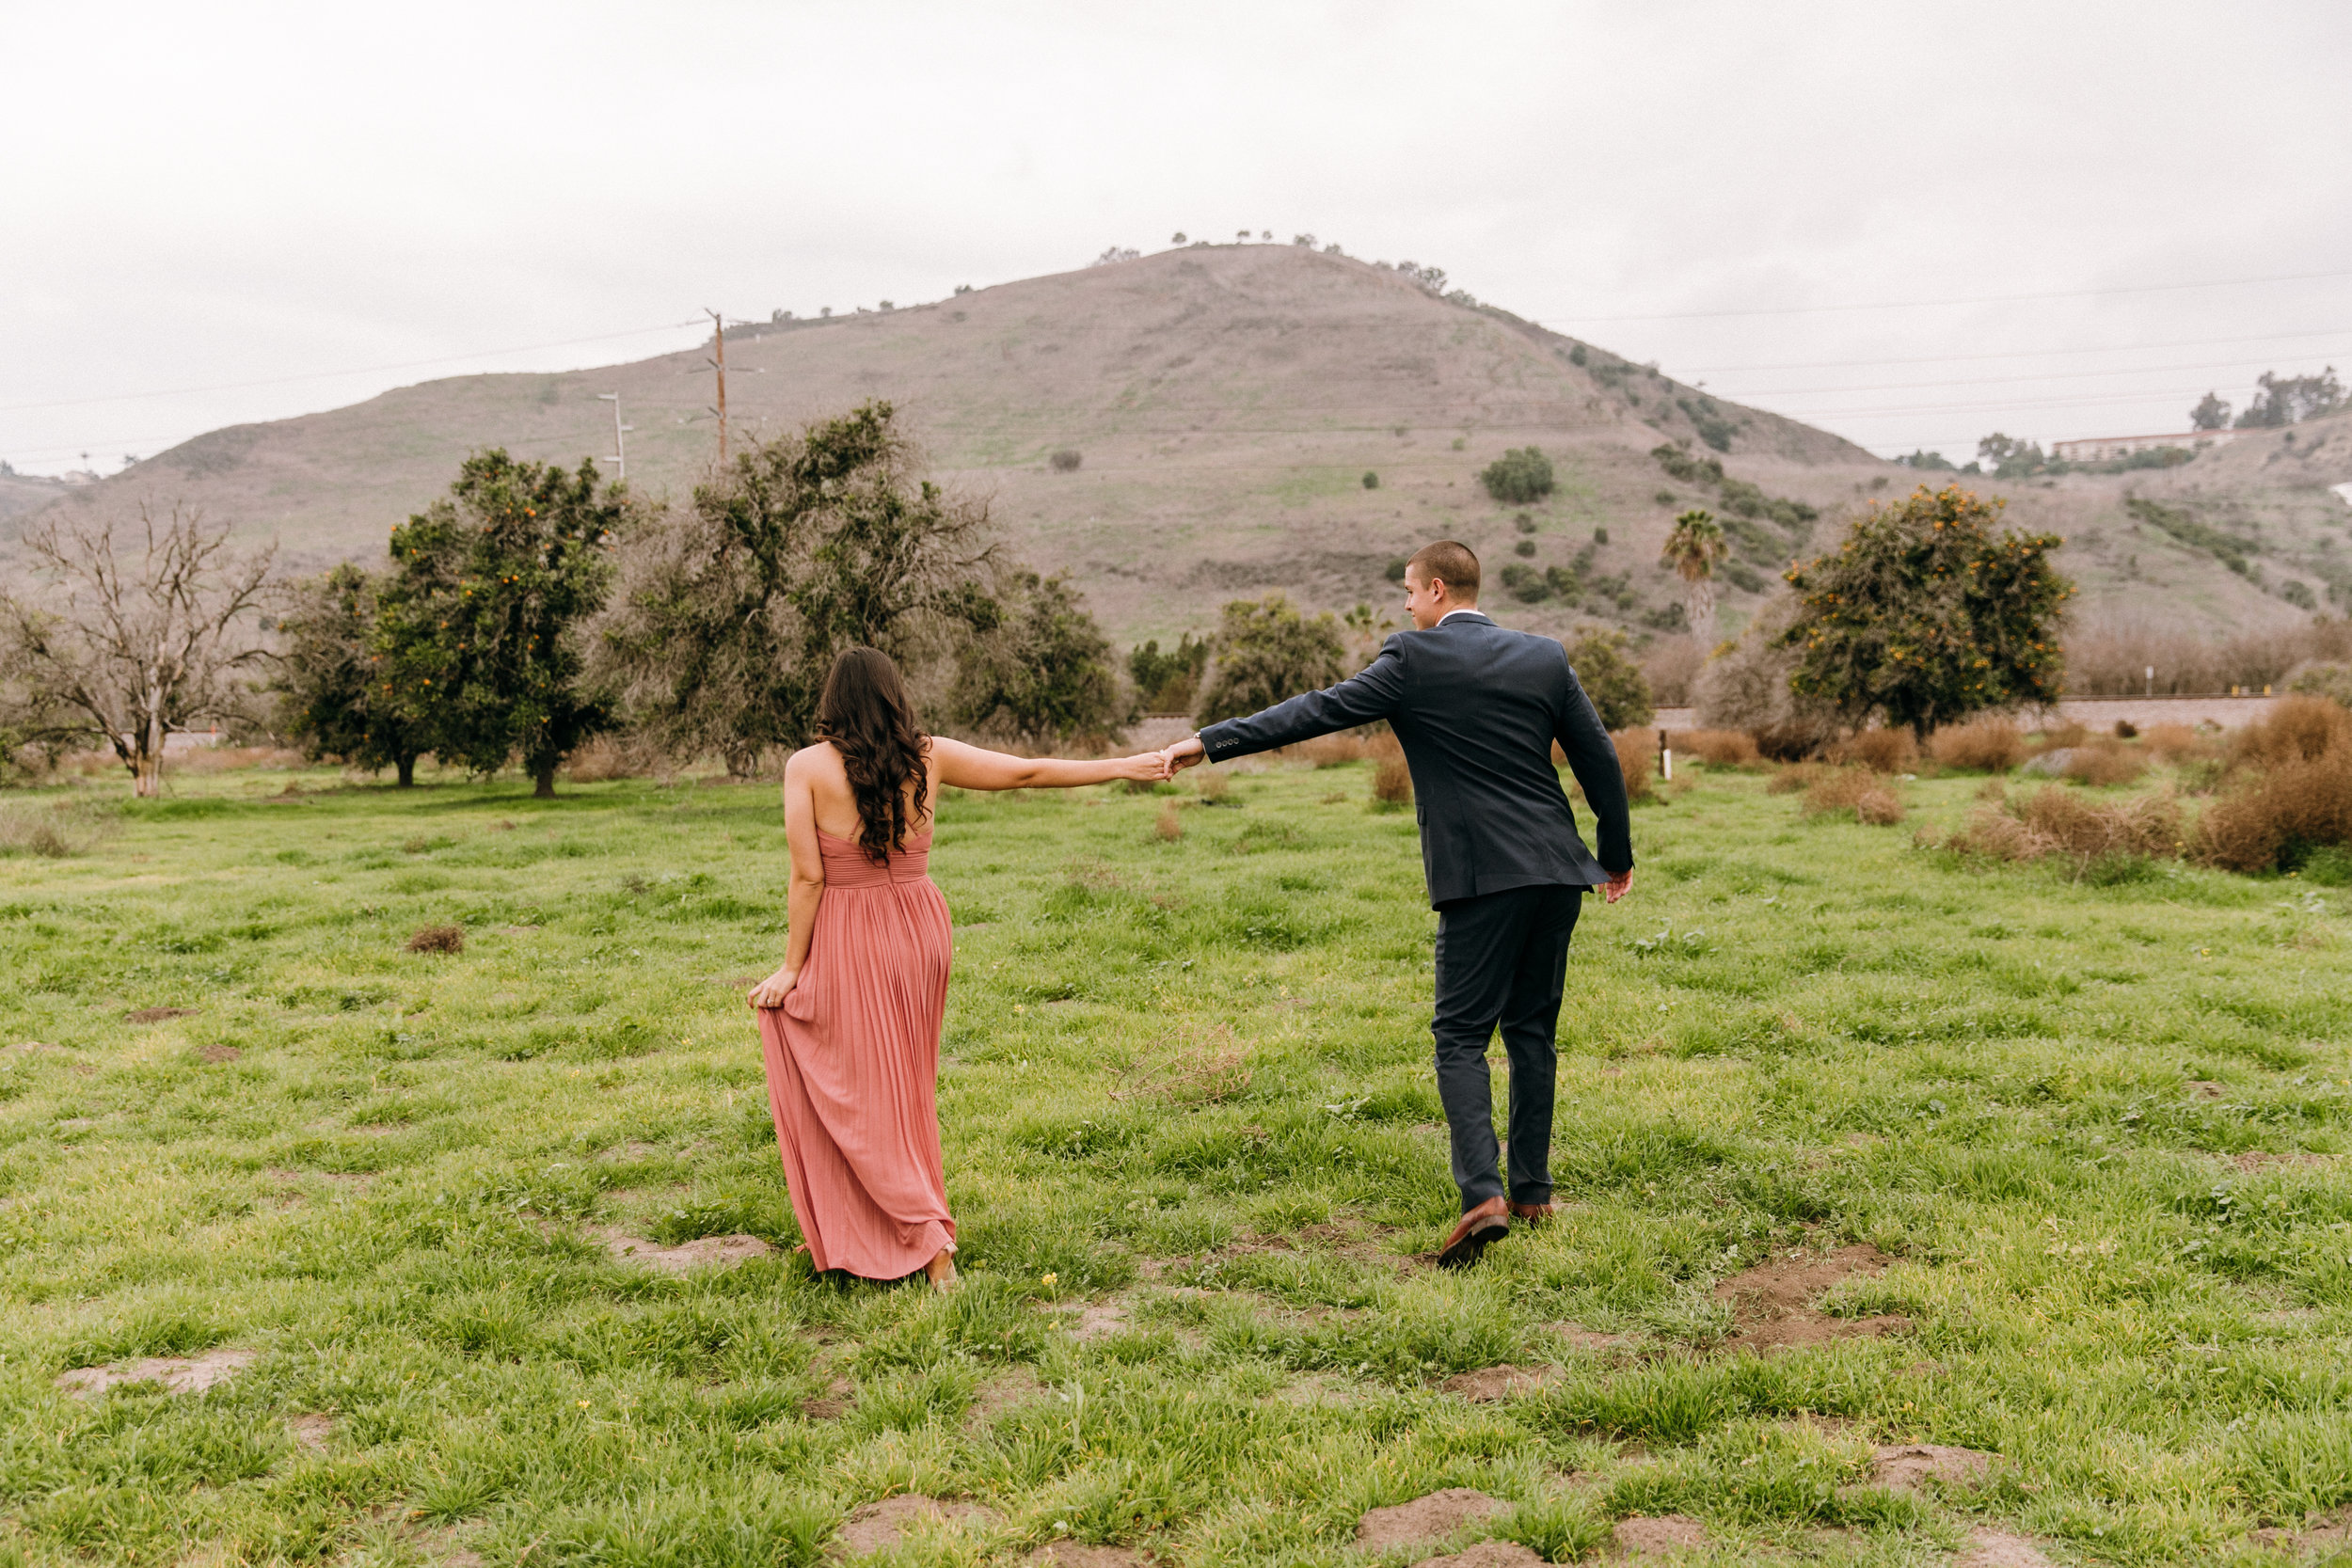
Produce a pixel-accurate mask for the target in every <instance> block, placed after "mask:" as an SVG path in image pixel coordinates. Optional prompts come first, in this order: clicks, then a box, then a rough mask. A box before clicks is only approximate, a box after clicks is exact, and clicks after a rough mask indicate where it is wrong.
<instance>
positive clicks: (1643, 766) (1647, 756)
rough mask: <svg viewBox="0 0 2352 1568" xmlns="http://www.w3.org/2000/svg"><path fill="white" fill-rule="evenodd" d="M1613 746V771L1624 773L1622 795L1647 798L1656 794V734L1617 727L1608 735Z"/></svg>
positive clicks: (1629, 797) (1630, 797)
mask: <svg viewBox="0 0 2352 1568" xmlns="http://www.w3.org/2000/svg"><path fill="white" fill-rule="evenodd" d="M1609 738H1610V739H1611V740H1612V741H1613V742H1614V743H1615V744H1616V748H1617V771H1619V772H1620V773H1623V774H1624V775H1625V798H1626V799H1627V800H1651V799H1654V798H1655V797H1656V796H1657V794H1658V737H1657V736H1654V735H1652V734H1650V732H1649V731H1647V730H1619V731H1617V732H1616V733H1615V734H1613V735H1612V736H1610V737H1609Z"/></svg>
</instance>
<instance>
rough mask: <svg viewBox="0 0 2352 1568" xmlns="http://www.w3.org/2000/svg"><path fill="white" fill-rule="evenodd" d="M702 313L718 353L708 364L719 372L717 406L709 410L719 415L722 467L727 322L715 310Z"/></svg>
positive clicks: (722, 461)
mask: <svg viewBox="0 0 2352 1568" xmlns="http://www.w3.org/2000/svg"><path fill="white" fill-rule="evenodd" d="M703 314H704V315H706V316H708V317H709V318H710V342H711V346H712V348H713V349H714V350H715V351H716V353H717V355H718V357H716V358H714V359H712V360H711V361H710V366H711V368H712V369H713V370H715V371H717V372H719V406H718V407H717V408H715V409H713V410H711V412H712V413H714V414H717V415H718V416H719V466H720V467H726V461H727V324H726V318H725V317H723V316H722V315H720V314H719V312H718V311H716V310H710V309H706V310H704V311H703Z"/></svg>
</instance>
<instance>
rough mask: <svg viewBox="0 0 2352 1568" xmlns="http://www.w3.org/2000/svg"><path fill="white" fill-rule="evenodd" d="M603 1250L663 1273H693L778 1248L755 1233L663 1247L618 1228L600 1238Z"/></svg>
mask: <svg viewBox="0 0 2352 1568" xmlns="http://www.w3.org/2000/svg"><path fill="white" fill-rule="evenodd" d="M601 1239H602V1241H603V1242H604V1249H605V1250H606V1251H607V1252H609V1253H611V1254H612V1256H613V1257H615V1258H617V1259H620V1260H622V1261H623V1262H627V1263H643V1264H644V1266H645V1267H647V1268H649V1269H653V1270H656V1271H658V1272H660V1273H662V1274H691V1273H692V1272H693V1271H694V1270H696V1269H704V1268H723V1269H731V1268H733V1267H735V1266H736V1265H737V1264H738V1263H741V1262H744V1261H746V1260H748V1259H754V1258H765V1257H767V1256H768V1255H769V1254H770V1253H771V1252H773V1251H775V1250H776V1249H775V1248H774V1247H771V1246H770V1245H769V1244H768V1243H766V1242H763V1241H761V1240H760V1239H759V1238H758V1237H756V1236H740V1235H739V1236H703V1237H699V1238H697V1239H696V1240H694V1241H691V1242H681V1243H678V1244H677V1245H676V1246H663V1245H661V1244H660V1243H658V1242H649V1241H646V1240H645V1239H644V1237H642V1236H628V1235H624V1234H622V1233H620V1232H619V1231H607V1232H606V1233H605V1234H604V1236H603V1237H602V1238H601Z"/></svg>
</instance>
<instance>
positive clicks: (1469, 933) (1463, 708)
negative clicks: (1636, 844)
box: [1168, 540, 1633, 1269]
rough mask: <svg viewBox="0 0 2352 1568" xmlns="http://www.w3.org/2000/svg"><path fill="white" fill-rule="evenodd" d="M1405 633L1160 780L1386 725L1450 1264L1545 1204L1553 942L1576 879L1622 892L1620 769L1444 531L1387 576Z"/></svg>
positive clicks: (1625, 838)
mask: <svg viewBox="0 0 2352 1568" xmlns="http://www.w3.org/2000/svg"><path fill="white" fill-rule="evenodd" d="M1405 608H1406V611H1407V612H1408V613H1409V614H1410V615H1411V616H1412V619H1413V629H1412V630H1411V631H1401V632H1398V633H1397V634H1396V635H1395V636H1393V637H1391V638H1390V639H1389V641H1388V642H1387V644H1386V645H1385V646H1383V647H1382V648H1381V650H1380V656H1379V657H1377V658H1375V659H1374V660H1373V662H1372V665H1371V667H1370V668H1369V669H1367V670H1365V671H1364V672H1363V673H1361V674H1359V675H1357V676H1356V677H1354V678H1353V679H1351V680H1344V681H1342V682H1341V683H1340V684H1339V685H1337V686H1335V687H1332V688H1330V689H1328V690H1325V691H1310V692H1308V693H1307V694H1306V695H1304V696H1299V697H1293V698H1291V699H1290V700H1289V701H1288V702H1284V703H1277V704H1276V705H1274V706H1272V707H1270V708H1267V709H1266V710H1265V711H1264V712H1263V713H1258V714H1253V715H1251V716H1250V717H1249V718H1247V719H1229V720H1227V721H1224V722H1223V723H1218V724H1211V725H1210V726H1209V727H1208V728H1207V729H1205V730H1202V731H1201V732H1200V734H1199V735H1196V736H1193V737H1192V738H1191V739H1189V740H1182V741H1179V742H1177V743H1176V744H1175V745H1174V746H1171V747H1169V748H1168V767H1169V770H1170V771H1171V772H1172V771H1174V770H1175V769H1177V768H1189V767H1191V766H1192V765H1193V764H1195V763H1198V762H1202V761H1207V762H1230V761H1232V759H1233V758H1235V757H1241V756H1248V754H1249V753H1250V752H1263V751H1268V750H1271V749H1272V748H1274V747H1277V746H1287V745H1290V744H1291V743H1293V742H1294V741H1299V740H1306V739H1310V738H1311V737H1312V736H1318V735H1328V734H1329V733H1331V732H1332V731H1333V730H1343V729H1347V728H1349V727H1351V726H1353V725H1357V724H1368V723H1371V722H1372V721H1374V720H1375V719H1385V720H1387V721H1389V724H1390V727H1391V728H1392V729H1393V730H1395V732H1396V737H1397V739H1398V740H1400V741H1401V742H1403V743H1404V747H1405V762H1406V766H1407V767H1408V768H1411V770H1412V775H1413V796H1414V800H1415V805H1414V813H1413V815H1414V816H1415V817H1416V818H1417V819H1418V821H1419V822H1420V824H1421V852H1422V870H1423V872H1424V873H1425V875H1426V876H1427V879H1428V883H1429V902H1430V904H1431V905H1432V906H1433V907H1434V908H1435V909H1436V910H1437V911H1438V974H1437V1013H1436V1016H1435V1018H1434V1019H1432V1021H1431V1023H1430V1030H1431V1033H1432V1034H1433V1035H1434V1036H1435V1037H1436V1038H1437V1067H1438V1098H1439V1099H1440V1100H1441V1101H1444V1103H1445V1115H1446V1123H1447V1126H1448V1127H1449V1129H1450V1130H1451V1132H1452V1134H1453V1143H1454V1182H1455V1184H1456V1185H1458V1186H1459V1187H1460V1188H1461V1189H1462V1218H1461V1222H1460V1223H1459V1224H1457V1225H1456V1226H1455V1227H1454V1233H1453V1234H1452V1235H1451V1236H1449V1237H1447V1238H1446V1243H1445V1245H1444V1247H1443V1248H1441V1249H1440V1250H1439V1252H1438V1264H1439V1265H1440V1266H1441V1267H1445V1268H1457V1269H1458V1268H1467V1267H1468V1266H1470V1264H1472V1263H1474V1262H1476V1261H1477V1260H1478V1257H1479V1255H1480V1254H1481V1253H1482V1252H1484V1251H1485V1250H1486V1245H1487V1243H1490V1242H1493V1241H1496V1240H1498V1239H1499V1238H1501V1237H1502V1236H1503V1235H1504V1234H1505V1233H1507V1232H1508V1231H1509V1229H1510V1227H1511V1219H1512V1217H1513V1216H1514V1215H1516V1216H1518V1218H1521V1219H1524V1220H1527V1221H1529V1222H1531V1223H1534V1222H1538V1221H1541V1220H1543V1219H1545V1218H1548V1217H1549V1215H1550V1214H1551V1213H1552V1212H1553V1211H1554V1209H1555V1207H1556V1206H1555V1205H1554V1204H1553V1203H1552V1201H1551V1101H1552V1077H1553V1073H1554V1070H1555V1068H1556V1063H1557V1058H1556V1053H1555V1052H1554V1050H1553V1043H1552V1042H1553V1037H1554V1035H1555V1032H1556V1031H1557V1029H1558V1026H1559V1022H1560V991H1561V983H1562V978H1563V975H1564V973H1565V968H1566V964H1567V954H1568V937H1569V934H1570V933H1571V932H1572V931H1573V930H1575V928H1576V917H1577V913H1578V911H1580V910H1581V908H1582V906H1583V900H1584V894H1585V892H1586V890H1587V889H1590V888H1595V887H1598V888H1602V889H1604V890H1605V891H1606V892H1607V895H1608V898H1609V902H1611V903H1612V904H1613V903H1615V902H1616V901H1617V900H1618V899H1619V898H1622V897H1624V896H1625V894H1626V891H1627V890H1628V889H1629V888H1630V887H1631V886H1632V884H1633V848H1632V842H1631V834H1630V832H1629V823H1628V820H1627V816H1626V797H1625V775H1624V774H1623V773H1621V772H1619V771H1618V768H1617V751H1616V748H1615V746H1613V744H1612V743H1611V742H1610V739H1609V732H1608V731H1606V730H1605V729H1603V728H1602V727H1601V722H1600V717H1599V715H1597V713H1595V712H1594V711H1593V705H1592V703H1591V701H1590V700H1589V699H1588V698H1586V697H1585V695H1584V689H1583V688H1582V687H1581V686H1580V685H1578V684H1577V679H1576V673H1575V672H1574V671H1573V670H1571V669H1569V668H1568V660H1567V656H1566V654H1565V652H1563V650H1562V649H1561V646H1560V644H1559V643H1557V642H1555V641H1551V640H1550V639H1549V638H1545V637H1535V636H1532V635H1530V634H1529V633H1526V632H1517V631H1505V630H1504V629H1503V628H1502V627H1501V626H1496V625H1495V624H1494V622H1492V621H1490V620H1488V619H1487V618H1486V616H1484V615H1482V614H1480V613H1479V611H1478V558H1477V557H1476V556H1475V555H1472V554H1471V553H1470V548H1469V546H1465V545H1457V544H1455V543H1454V542H1453V541H1451V540H1444V541H1440V542H1439V543H1438V544H1435V545H1428V546H1423V547H1422V550H1421V553H1419V554H1418V555H1416V556H1414V557H1413V559H1412V560H1411V561H1410V562H1407V563H1406V567H1405ZM1555 740H1556V741H1558V742H1559V743H1560V748H1561V750H1562V751H1563V752H1565V753H1566V755H1567V759H1568V767H1569V768H1570V769H1571V770H1573V771H1574V772H1575V774H1576V780H1577V783H1578V784H1581V785H1582V786H1583V788H1584V799H1585V800H1586V802H1587V803H1589V804H1590V805H1591V807H1592V808H1593V815H1594V817H1595V819H1596V822H1597V827H1598V834H1599V844H1600V853H1599V855H1598V856H1597V857H1596V856H1595V855H1594V854H1593V853H1592V852H1591V851H1589V850H1587V849H1586V848H1585V847H1584V841H1583V840H1582V839H1581V838H1579V837H1578V836H1577V832H1576V816H1575V813H1574V812H1573V811H1571V810H1570V808H1569V806H1568V800H1567V797H1566V795H1565V794H1564V793H1563V792H1562V790H1561V788H1560V775H1559V774H1558V773H1557V772H1556V771H1555V770H1554V769H1553V768H1552V764H1551V745H1552V742H1553V741H1555ZM1498 1025H1500V1026H1501V1028H1502V1042H1503V1047H1504V1049H1505V1050H1507V1051H1508V1052H1509V1053H1510V1058H1511V1115H1510V1148H1509V1166H1508V1172H1509V1182H1508V1185H1507V1187H1506V1185H1505V1182H1504V1180H1503V1177H1502V1174H1501V1173H1499V1172H1498V1171H1497V1170H1496V1168H1495V1157H1496V1150H1495V1130H1494V1100H1493V1090H1492V1088H1491V1087H1490V1085H1489V1084H1488V1081H1487V1076H1486V1041H1487V1039H1488V1038H1489V1037H1491V1036H1492V1035H1493V1034H1494V1032H1495V1029H1496V1027H1497V1026H1498Z"/></svg>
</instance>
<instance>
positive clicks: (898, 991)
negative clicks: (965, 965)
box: [759, 828, 956, 1279]
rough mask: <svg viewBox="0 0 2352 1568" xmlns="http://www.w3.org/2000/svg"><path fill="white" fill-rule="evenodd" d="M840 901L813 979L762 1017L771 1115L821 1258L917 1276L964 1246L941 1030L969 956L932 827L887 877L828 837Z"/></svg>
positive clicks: (806, 967) (832, 880) (832, 901)
mask: <svg viewBox="0 0 2352 1568" xmlns="http://www.w3.org/2000/svg"><path fill="white" fill-rule="evenodd" d="M817 842H818V848H819V849H821V850H822V851H823V853H824V857H825V896H824V898H823V900H822V901H820V902H819V903H818V906H817V929H816V932H815V934H814V935H813V936H812V938H811V940H810V942H809V948H808V958H807V959H806V960H805V961H804V962H803V964H802V966H801V975H800V979H799V981H798V982H797V983H796V984H795V985H794V986H793V988H792V993H791V994H790V995H789V996H787V997H786V998H785V999H784V1006H781V1007H763V1008H761V1009H760V1010H759V1035H760V1041H761V1044H762V1047H763V1053H764V1054H765V1056H766V1058H767V1064H768V1103H769V1108H770V1109H771V1111H773V1112H774V1114H775V1118H776V1146H777V1148H778V1150H779V1152H781V1153H782V1155H783V1157H784V1179H785V1182H786V1185H787V1186H788V1187H789V1188H790V1189H791V1193H792V1212H793V1214H794V1216H795V1217H797V1218H798V1219H799V1220H800V1222H801V1235H802V1238H803V1241H804V1243H806V1245H807V1247H808V1255H809V1260H810V1261H811V1262H812V1263H814V1264H815V1265H816V1266H817V1267H818V1269H820V1270H821V1269H844V1270H847V1271H848V1272H849V1273H850V1274H853V1275H862V1276H864V1277H865V1278H867V1279H899V1278H903V1277H905V1276H906V1275H911V1274H913V1273H914V1272H915V1271H916V1270H917V1269H920V1268H922V1267H923V1265H925V1264H926V1263H929V1262H930V1260H931V1259H932V1258H933V1257H935V1256H937V1254H938V1252H939V1249H940V1248H941V1247H943V1246H946V1245H948V1244H949V1243H952V1242H953V1241H954V1240H955V1235H956V1222H955V1218H954V1216H953V1215H951V1214H949V1213H948V1212H947V1179H946V1170H945V1168H944V1167H943V1165H942V1163H941V1160H940V1153H939V1029H940V1022H941V1021H942V1019H943V1018H945V1016H946V1008H947V972H948V969H949V967H950V965H951V964H952V962H953V959H954V955H955V949H954V938H953V936H952V934H951V931H950V927H949V924H948V918H947V900H946V899H945V898H943V897H941V896H940V894H939V889H938V888H937V887H936V886H935V885H934V884H933V883H932V881H931V879H930V847H931V835H930V830H929V829H928V828H927V829H925V830H924V832H922V834H921V835H920V836H919V837H917V838H916V839H914V841H913V842H912V843H911V844H909V845H908V846H907V847H906V848H904V849H901V850H898V851H895V852H893V853H892V855H891V857H890V862H889V863H888V864H887V865H877V864H875V863H874V862H873V861H872V860H871V859H869V858H868V857H867V856H866V852H865V850H863V849H861V848H860V847H858V846H857V845H856V844H855V843H854V842H852V841H851V840H850V839H846V838H836V837H834V835H833V834H831V833H828V832H824V831H822V830H821V829H820V830H818V834H817Z"/></svg>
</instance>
